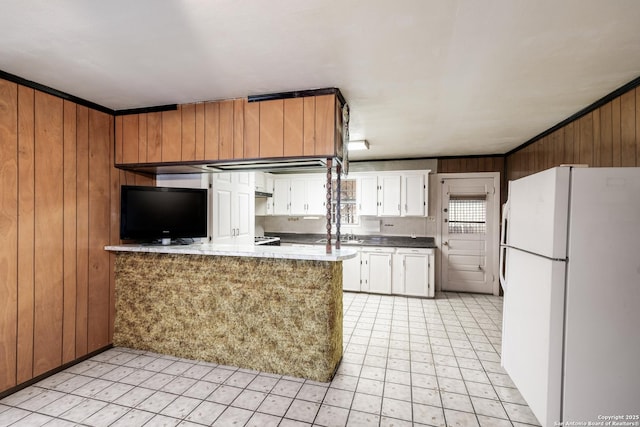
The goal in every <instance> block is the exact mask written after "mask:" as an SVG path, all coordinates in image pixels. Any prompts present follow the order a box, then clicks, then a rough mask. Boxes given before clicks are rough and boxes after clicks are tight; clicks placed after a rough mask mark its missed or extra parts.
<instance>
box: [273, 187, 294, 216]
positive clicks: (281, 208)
mask: <svg viewBox="0 0 640 427" xmlns="http://www.w3.org/2000/svg"><path fill="white" fill-rule="evenodd" d="M289 187H290V181H289V178H274V180H273V214H274V215H289V193H290V189H289Z"/></svg>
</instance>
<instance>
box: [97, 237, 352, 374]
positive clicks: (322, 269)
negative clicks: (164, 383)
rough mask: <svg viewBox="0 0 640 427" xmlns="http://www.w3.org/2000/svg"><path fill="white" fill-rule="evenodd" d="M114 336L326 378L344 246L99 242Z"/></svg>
mask: <svg viewBox="0 0 640 427" xmlns="http://www.w3.org/2000/svg"><path fill="white" fill-rule="evenodd" d="M105 249H106V250H108V251H113V252H115V254H116V265H115V282H116V287H115V292H116V318H115V332H114V337H113V344H114V345H117V346H125V347H129V348H135V349H140V350H148V351H154V352H158V353H163V354H170V355H174V356H177V357H186V358H190V359H196V360H204V361H209V362H215V363H220V364H228V365H233V366H238V367H241V368H247V369H255V370H261V371H267V372H273V373H277V374H282V375H290V376H296V377H304V378H308V379H312V380H315V381H329V380H330V379H331V378H332V376H333V374H334V372H335V370H336V368H337V366H338V363H339V362H340V359H341V357H342V260H346V259H349V258H352V257H354V256H355V251H354V250H351V249H342V250H335V251H333V253H331V254H327V253H326V252H325V250H324V248H291V247H276V246H268V247H261V246H252V245H247V246H244V245H210V244H193V245H185V246H182V245H176V246H142V245H119V246H107V247H105Z"/></svg>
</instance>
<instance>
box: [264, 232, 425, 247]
mask: <svg viewBox="0 0 640 427" xmlns="http://www.w3.org/2000/svg"><path fill="white" fill-rule="evenodd" d="M265 236H275V237H280V242H281V243H298V244H304V245H324V243H321V242H318V241H319V240H320V239H323V238H325V237H326V236H325V235H324V234H301V233H265ZM343 238H344V235H343ZM357 239H358V240H362V243H357V244H351V243H348V244H345V243H344V242H343V244H342V246H343V247H349V246H351V245H353V246H385V247H392V248H427V249H429V248H436V244H435V241H434V239H433V237H416V238H412V237H406V236H367V235H358V236H357ZM331 243H333V244H334V245H335V236H333V239H332V240H331Z"/></svg>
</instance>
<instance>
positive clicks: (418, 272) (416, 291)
mask: <svg viewBox="0 0 640 427" xmlns="http://www.w3.org/2000/svg"><path fill="white" fill-rule="evenodd" d="M402 267H403V270H402V272H403V277H402V279H403V282H404V294H405V295H413V296H420V297H426V296H428V295H429V256H428V255H426V254H403V255H402Z"/></svg>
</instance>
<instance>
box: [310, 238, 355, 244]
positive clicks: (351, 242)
mask: <svg viewBox="0 0 640 427" xmlns="http://www.w3.org/2000/svg"><path fill="white" fill-rule="evenodd" d="M331 242H332V243H334V242H335V240H331ZM362 242H364V240H362V239H355V240H340V243H342V244H343V245H360V244H362ZM316 243H327V239H326V238H324V239H318V240H316Z"/></svg>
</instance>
